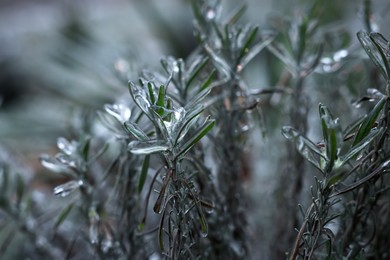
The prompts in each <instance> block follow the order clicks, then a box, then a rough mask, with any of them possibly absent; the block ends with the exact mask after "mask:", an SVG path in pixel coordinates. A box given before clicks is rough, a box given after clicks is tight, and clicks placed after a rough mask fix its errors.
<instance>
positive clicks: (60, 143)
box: [57, 137, 77, 155]
mask: <svg viewBox="0 0 390 260" xmlns="http://www.w3.org/2000/svg"><path fill="white" fill-rule="evenodd" d="M57 147H58V149H60V150H61V151H62V152H64V153H65V154H67V155H71V154H72V153H74V152H75V150H76V149H77V142H75V141H72V142H69V141H68V140H66V139H65V138H63V137H60V138H58V139H57Z"/></svg>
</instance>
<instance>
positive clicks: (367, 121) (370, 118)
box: [352, 97, 386, 146]
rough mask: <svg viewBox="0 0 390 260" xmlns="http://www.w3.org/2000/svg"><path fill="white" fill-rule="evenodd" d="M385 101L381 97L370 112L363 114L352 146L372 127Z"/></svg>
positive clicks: (384, 98)
mask: <svg viewBox="0 0 390 260" xmlns="http://www.w3.org/2000/svg"><path fill="white" fill-rule="evenodd" d="M385 103H386V97H383V98H381V100H379V102H378V103H377V104H376V105H375V107H374V108H373V109H372V110H371V111H370V113H368V114H367V115H366V116H365V118H364V120H363V122H362V124H361V125H360V127H359V130H358V132H357V134H356V137H355V140H354V142H353V145H352V146H355V145H357V144H358V143H359V142H360V141H361V140H363V138H364V137H366V136H367V135H368V134H369V133H370V131H371V129H372V127H373V126H374V123H375V121H376V119H377V118H378V116H379V114H380V112H381V111H382V109H383V107H384V105H385Z"/></svg>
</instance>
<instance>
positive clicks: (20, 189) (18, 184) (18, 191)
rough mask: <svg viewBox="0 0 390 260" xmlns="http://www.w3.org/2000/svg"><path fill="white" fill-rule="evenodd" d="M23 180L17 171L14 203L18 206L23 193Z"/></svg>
mask: <svg viewBox="0 0 390 260" xmlns="http://www.w3.org/2000/svg"><path fill="white" fill-rule="evenodd" d="M24 187H25V186H24V181H23V178H22V176H21V175H20V174H19V173H17V174H16V205H17V206H18V207H19V206H20V202H21V201H22V198H23V195H24Z"/></svg>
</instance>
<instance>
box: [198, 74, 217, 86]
mask: <svg viewBox="0 0 390 260" xmlns="http://www.w3.org/2000/svg"><path fill="white" fill-rule="evenodd" d="M215 76H217V70H216V69H213V70H212V71H211V72H210V74H209V76H208V77H207V79H206V80H205V81H204V82H203V83H202V85H201V86H200V88H199V91H202V90H205V89H206V88H208V87H209V86H210V85H211V83H212V82H213V81H214V79H215Z"/></svg>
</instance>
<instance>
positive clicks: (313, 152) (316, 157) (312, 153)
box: [282, 126, 327, 172]
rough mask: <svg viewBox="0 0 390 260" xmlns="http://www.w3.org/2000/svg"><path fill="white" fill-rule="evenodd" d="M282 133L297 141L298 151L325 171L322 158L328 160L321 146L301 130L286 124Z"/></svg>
mask: <svg viewBox="0 0 390 260" xmlns="http://www.w3.org/2000/svg"><path fill="white" fill-rule="evenodd" d="M282 134H283V136H284V137H286V138H287V139H290V140H292V141H294V142H295V146H296V149H297V150H298V152H299V153H300V154H301V155H302V156H303V157H304V158H306V160H308V161H309V162H310V163H311V164H313V165H314V166H315V167H316V168H317V169H319V170H320V171H321V172H323V169H322V167H321V165H320V159H321V158H322V159H325V160H327V159H326V158H325V157H324V155H323V154H322V152H321V150H320V148H318V147H317V146H316V145H315V144H314V143H313V142H312V141H310V140H309V139H307V138H306V137H304V136H303V135H302V134H301V133H300V132H299V131H297V130H296V129H294V128H293V127H290V126H284V127H283V128H282Z"/></svg>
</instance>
